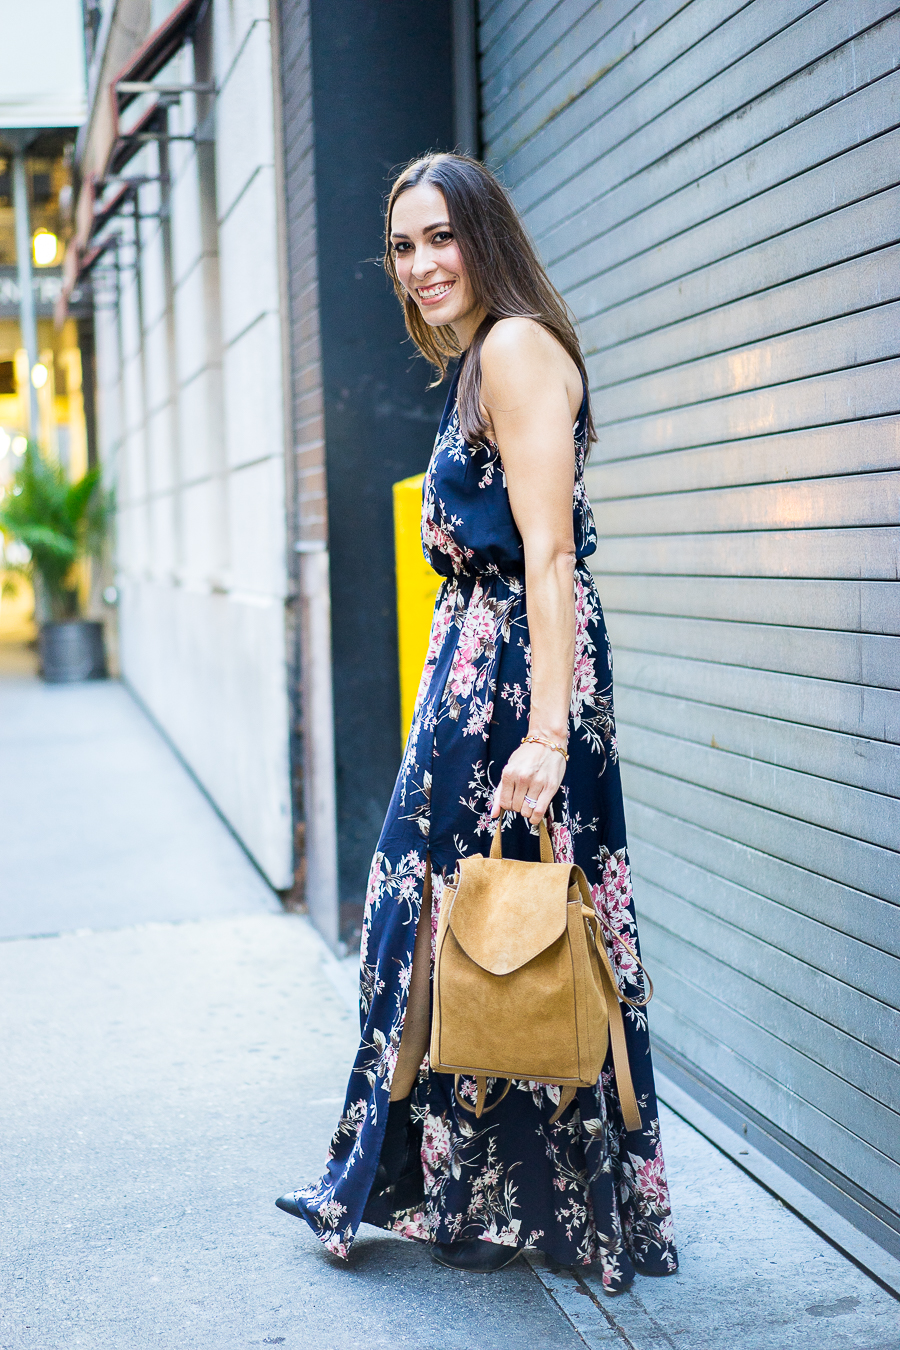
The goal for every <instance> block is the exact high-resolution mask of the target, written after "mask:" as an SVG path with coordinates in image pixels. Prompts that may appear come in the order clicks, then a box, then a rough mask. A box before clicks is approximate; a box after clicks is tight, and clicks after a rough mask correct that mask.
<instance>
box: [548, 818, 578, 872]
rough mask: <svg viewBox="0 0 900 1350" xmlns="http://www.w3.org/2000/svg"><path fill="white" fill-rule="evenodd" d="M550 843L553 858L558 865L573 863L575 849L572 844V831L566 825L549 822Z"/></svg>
mask: <svg viewBox="0 0 900 1350" xmlns="http://www.w3.org/2000/svg"><path fill="white" fill-rule="evenodd" d="M550 842H551V844H552V845H553V857H554V858H555V859H556V861H557V862H558V863H574V862H575V847H574V845H573V843H572V831H571V830H570V829H569V827H568V825H562V824H559V825H557V823H556V821H551V822H550Z"/></svg>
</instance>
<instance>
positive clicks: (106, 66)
mask: <svg viewBox="0 0 900 1350" xmlns="http://www.w3.org/2000/svg"><path fill="white" fill-rule="evenodd" d="M208 4H209V0H181V3H180V4H178V5H176V6H175V8H174V9H173V10H172V12H171V14H170V15H169V16H168V18H166V19H164V20H163V22H162V23H161V24H160V25H159V27H158V28H156V29H154V30H153V32H152V33H150V34H149V36H148V37H147V38H146V39H145V40H144V42H143V43H141V45H140V46H139V47H137V49H136V50H134V49H132V50H131V51H130V53H129V50H128V48H129V45H130V44H132V43H133V42H134V34H135V33H138V34H139V33H140V31H141V26H140V22H139V18H140V17H142V16H143V14H144V12H145V10H146V3H145V0H124V3H123V2H122V0H120V3H119V5H118V7H117V9H116V11H115V17H114V19H113V25H112V27H111V30H110V35H109V39H108V41H107V49H106V51H105V53H104V56H103V61H102V67H101V72H100V78H99V80H98V84H97V88H96V94H95V96H94V99H93V101H92V104H91V107H90V109H89V113H88V122H87V124H86V127H85V129H84V132H83V135H82V137H80V138H79V146H78V152H77V161H78V167H79V170H80V172H81V178H82V182H81V188H80V191H79V194H78V201H77V204H76V208H75V234H74V237H73V238H72V240H71V241H70V243H69V246H68V249H67V250H66V258H65V263H64V267H63V277H64V281H63V290H62V294H61V296H60V304H59V306H58V307H57V321H58V322H59V321H61V319H62V318H64V317H65V312H66V305H67V303H68V298H69V296H70V295H71V293H72V290H73V288H74V286H75V284H76V282H77V280H78V277H79V275H81V273H82V266H83V261H84V260H85V258H86V257H87V251H88V247H89V244H90V240H91V238H92V236H93V235H95V234H96V233H97V230H98V229H99V228H100V224H99V219H100V217H102V218H103V223H104V224H105V223H107V222H108V221H109V220H110V219H112V217H113V215H114V214H115V212H116V211H117V210H118V209H119V208H120V207H121V206H122V205H123V204H124V202H125V199H126V197H127V196H128V186H129V185H126V190H125V191H124V192H121V193H120V192H117V193H116V194H115V195H114V196H113V197H112V198H110V199H109V201H107V202H106V203H105V204H104V205H103V206H102V207H101V208H100V210H99V211H98V210H97V209H96V198H97V193H98V191H99V190H100V189H101V188H102V186H103V184H104V182H105V181H106V180H107V179H108V178H110V177H114V176H115V175H116V174H118V173H120V172H121V170H122V168H123V167H124V166H125V165H126V164H127V163H128V161H129V160H130V159H131V158H132V157H133V156H134V155H135V154H137V152H138V150H140V149H141V147H142V146H143V145H144V144H146V141H147V140H149V139H153V138H154V137H155V136H157V135H160V134H162V133H163V121H162V119H163V117H164V114H165V105H166V103H167V102H171V101H172V100H174V99H176V98H177V97H178V96H179V95H180V94H182V93H187V92H189V91H195V92H198V93H212V92H213V89H212V86H209V85H197V84H187V85H157V84H154V83H153V80H154V78H155V76H156V75H158V74H159V72H160V71H161V70H162V69H163V68H164V67H165V66H166V65H167V64H168V62H169V61H171V60H172V58H173V57H174V56H176V55H177V53H178V51H179V49H180V48H181V47H182V46H183V45H184V43H185V42H186V41H188V40H189V39H190V38H191V36H192V35H193V31H194V28H195V27H196V25H197V23H198V22H199V20H200V19H201V18H202V16H203V13H204V12H205V10H206V7H207V5H208ZM131 11H134V12H133V13H132V12H131ZM139 11H140V14H139ZM143 31H144V32H146V26H144V29H143ZM123 56H124V57H125V58H126V59H125V60H124V62H123ZM113 63H115V64H113ZM114 72H115V73H114ZM143 94H151V95H155V96H156V98H157V102H156V103H154V104H151V106H150V107H149V108H148V109H147V110H146V112H144V113H142V114H141V116H140V117H139V118H138V120H137V122H136V123H135V124H134V126H132V127H130V128H128V129H127V130H123V129H122V127H121V126H120V122H119V116H120V114H121V113H122V112H123V111H124V110H125V109H126V108H127V107H129V105H130V104H132V103H133V102H134V101H135V99H137V98H139V97H140V96H141V95H143Z"/></svg>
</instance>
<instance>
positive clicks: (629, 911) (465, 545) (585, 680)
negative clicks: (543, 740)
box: [295, 369, 677, 1293]
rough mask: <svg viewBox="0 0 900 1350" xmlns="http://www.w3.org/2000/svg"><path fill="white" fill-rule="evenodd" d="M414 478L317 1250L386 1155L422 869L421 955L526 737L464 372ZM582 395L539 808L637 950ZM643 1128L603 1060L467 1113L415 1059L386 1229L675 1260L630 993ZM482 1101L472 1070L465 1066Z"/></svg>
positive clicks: (505, 577) (661, 1262)
mask: <svg viewBox="0 0 900 1350" xmlns="http://www.w3.org/2000/svg"><path fill="white" fill-rule="evenodd" d="M458 379H459V369H457V372H456V376H455V378H454V381H453V384H452V386H451V389H450V393H449V396H448V399H447V406H446V408H445V411H444V415H443V418H442V419H441V425H440V430H439V431H438V435H437V440H436V442H435V447H434V451H433V454H432V457H431V463H430V465H429V468H428V472H427V474H426V478H425V486H424V492H423V513H422V542H423V547H424V549H425V554H426V557H427V558H428V560H429V562H430V563H431V565H432V566H433V567H434V569H435V570H436V571H437V572H439V573H440V574H441V575H442V576H443V577H444V581H443V584H442V585H441V588H440V591H439V593H438V597H437V601H436V603H435V611H434V620H433V624H432V629H431V640H430V645H429V649H428V656H427V659H426V662H425V669H424V671H423V674H422V681H421V685H420V687H419V693H418V698H417V702H416V710H415V714H414V717H413V723H412V727H411V730H410V733H409V739H408V741H407V744H406V750H405V753H404V756H403V762H402V765H401V768H400V773H399V776H398V778H397V784H396V787H395V788H394V794H393V797H392V799H391V804H390V807H389V809H388V813H387V819H386V820H385V823H384V827H383V829H382V832H381V838H380V839H379V841H378V849H377V852H376V853H375V857H374V858H373V860H372V869H371V873H370V877H369V885H368V891H367V896H366V908H365V917H364V921H363V933H362V951H361V987H360V1021H361V1030H362V1040H361V1044H360V1048H359V1053H358V1055H357V1059H356V1063H355V1065H354V1068H353V1071H352V1073H351V1075H350V1083H349V1086H348V1089H347V1098H346V1102H345V1105H344V1111H343V1115H342V1116H341V1119H340V1121H339V1123H338V1127H337V1130H336V1131H335V1134H334V1138H333V1140H332V1143H331V1148H330V1151H329V1159H328V1166H327V1170H326V1172H325V1175H324V1177H323V1178H322V1179H321V1180H320V1181H319V1182H318V1183H317V1184H316V1185H314V1186H308V1187H306V1188H305V1189H303V1190H300V1191H298V1192H296V1193H295V1198H296V1200H297V1202H298V1204H299V1206H300V1208H301V1210H302V1212H303V1214H304V1216H305V1217H306V1219H307V1221H308V1222H309V1224H310V1226H311V1227H312V1228H313V1229H314V1231H315V1232H316V1233H317V1235H318V1236H319V1237H320V1238H321V1240H322V1242H323V1243H324V1244H325V1246H326V1247H327V1248H328V1250H329V1251H331V1252H333V1253H335V1254H336V1255H339V1256H342V1257H346V1256H347V1254H348V1252H349V1250H350V1246H351V1243H352V1242H353V1239H354V1237H355V1235H356V1232H357V1229H358V1227H359V1224H360V1222H361V1219H362V1213H363V1209H364V1207H365V1204H366V1200H367V1198H368V1195H369V1190H370V1188H371V1184H372V1178H373V1176H374V1173H375V1169H376V1167H377V1165H378V1157H379V1153H380V1150H381V1141H382V1138H383V1136H384V1128H385V1123H386V1120H387V1113H388V1101H389V1096H390V1087H391V1079H392V1076H393V1071H394V1066H395V1064H396V1060H397V1051H398V1049H399V1046H400V1036H401V1032H402V1030H403V1019H404V1014H405V1011H406V998H407V990H408V988H409V981H410V975H411V973H412V959H413V945H414V942H415V934H416V925H417V922H418V919H419V912H420V908H421V905H422V896H423V886H424V880H425V871H426V866H427V865H428V863H429V861H430V866H431V869H432V908H433V914H432V956H433V952H434V947H433V941H434V933H435V932H436V929H437V915H438V912H439V908H440V900H441V891H442V883H443V879H444V878H445V877H448V878H449V877H450V876H452V874H453V873H454V871H455V870H456V866H457V861H458V859H459V858H460V857H465V856H466V855H468V854H472V853H486V852H487V851H488V849H489V847H490V839H491V833H492V829H493V824H492V822H491V820H490V809H491V798H492V794H493V791H494V788H495V787H496V785H497V783H498V780H499V776H500V773H501V771H502V769H503V767H504V765H505V764H506V761H507V760H508V759H509V757H510V755H511V754H512V752H513V751H514V750H515V749H516V748H517V746H518V745H519V743H520V741H521V739H522V737H523V736H524V735H525V734H526V730H527V725H528V703H529V690H530V663H531V650H530V646H529V641H528V621H527V616H526V596H525V564H524V552H523V547H522V539H521V536H520V535H519V532H518V530H517V528H516V525H515V522H514V520H513V517H512V512H511V510H510V505H509V498H508V496H507V491H506V483H505V478H504V474H503V466H502V463H501V460H500V457H499V454H498V451H497V448H496V446H494V445H492V444H490V443H483V444H479V445H469V444H467V443H466V442H465V440H464V439H463V437H462V434H461V432H460V429H459V417H458V413H457V409H456V386H457V383H458ZM586 449H587V399H586V398H585V401H584V402H583V404H582V407H581V411H580V413H579V417H578V421H577V422H576V424H575V450H576V483H575V493H574V504H573V505H574V524H575V544H576V551H577V556H578V560H579V561H578V564H577V567H576V572H575V608H576V647H575V674H574V681H573V690H572V703H571V711H570V745H569V751H570V758H569V763H568V766H567V769H566V775H565V778H564V780H563V786H562V787H561V789H560V791H559V793H558V794H557V796H556V798H555V800H554V802H553V807H552V815H553V820H552V822H551V823H550V834H551V838H552V840H553V847H554V853H555V856H556V860H557V861H558V862H560V861H562V862H568V861H571V862H576V863H578V864H579V865H580V866H581V867H582V868H583V869H584V871H585V873H586V875H587V878H588V881H589V883H590V886H591V891H592V894H593V899H594V904H595V905H596V907H597V909H598V910H599V911H600V913H601V914H602V915H603V917H604V918H605V919H606V921H607V924H608V925H609V926H610V927H611V928H612V930H613V931H614V932H620V933H622V934H623V936H625V937H626V938H627V940H628V941H629V944H630V945H631V946H634V944H635V942H636V940H637V930H636V924H635V916H634V905H633V903H632V898H631V880H630V874H629V866H628V855H627V851H626V847H625V819H624V814H623V808H622V791H621V786H620V781H619V765H618V755H617V750H616V735H615V722H614V720H613V702H612V668H611V667H612V663H611V655H610V648H609V641H608V638H607V636H606V629H605V627H604V623H603V615H602V612H601V609H600V601H599V598H598V596H597V592H596V589H595V587H594V582H593V579H592V577H591V573H590V571H589V570H588V568H587V566H586V564H585V562H584V559H585V558H586V557H588V556H589V555H590V554H591V553H593V552H594V550H595V548H596V533H595V529H594V521H593V517H592V514H591V508H590V504H589V502H588V499H587V494H586V491H585V486H584V479H583V470H584V459H585V452H586ZM505 823H506V826H507V828H505V829H504V841H503V851H504V854H505V856H506V857H519V858H524V859H534V860H537V858H538V857H539V856H540V854H539V841H538V836H537V832H536V831H535V830H533V829H532V828H531V826H530V825H528V824H527V822H525V821H524V820H523V819H522V817H521V816H518V815H513V813H509V814H508V816H507V818H506V822H505ZM610 956H611V958H612V960H613V962H614V967H615V969H616V971H617V975H618V978H619V982H620V987H621V988H622V990H623V992H625V993H627V994H630V995H632V996H634V997H638V998H640V997H642V996H643V984H642V982H641V975H640V971H639V969H638V968H637V966H636V965H635V963H634V961H633V960H632V958H631V956H630V955H629V953H628V952H627V950H626V949H625V948H624V947H623V946H621V945H620V944H618V943H613V944H612V946H611V949H610ZM623 1011H624V1012H625V1015H626V1022H625V1025H626V1035H627V1038H628V1049H629V1056H630V1062H631V1071H632V1076H633V1080H634V1087H635V1092H636V1094H637V1099H638V1103H639V1106H640V1110H641V1121H642V1128H641V1129H640V1130H637V1131H633V1132H631V1133H629V1132H627V1131H626V1130H625V1128H624V1124H623V1122H622V1116H621V1111H620V1108H619V1102H618V1098H617V1095H616V1084H615V1076H614V1073H613V1070H612V1066H611V1061H610V1060H609V1059H608V1060H607V1064H606V1066H605V1068H604V1071H603V1074H602V1076H601V1078H600V1081H599V1082H598V1083H597V1085H596V1087H594V1088H588V1089H581V1090H580V1091H579V1092H578V1093H577V1095H576V1098H575V1101H574V1102H573V1103H572V1105H571V1106H570V1107H569V1108H568V1109H567V1110H566V1111H565V1112H564V1113H563V1115H562V1116H561V1118H560V1120H559V1121H558V1122H557V1124H555V1125H551V1124H550V1117H551V1116H552V1115H553V1113H554V1110H555V1108H556V1105H557V1103H558V1102H559V1093H560V1089H559V1088H558V1087H547V1086H544V1085H539V1084H535V1083H529V1082H517V1083H514V1084H513V1091H511V1092H510V1093H509V1094H508V1095H507V1097H506V1098H505V1100H504V1101H502V1102H501V1103H500V1104H499V1105H498V1106H497V1107H496V1108H495V1109H494V1110H493V1111H491V1112H490V1114H487V1113H486V1114H485V1116H484V1117H483V1118H482V1119H481V1121H476V1120H475V1117H474V1115H472V1114H470V1113H469V1112H467V1111H465V1110H463V1109H460V1108H459V1107H458V1106H457V1104H456V1102H455V1100H454V1094H453V1078H452V1076H451V1075H447V1074H435V1073H432V1072H431V1071H430V1069H429V1066H428V1061H427V1059H426V1061H425V1062H424V1064H423V1065H422V1068H421V1071H420V1073H419V1077H418V1080H417V1083H416V1085H415V1087H414V1089H413V1107H412V1115H413V1119H414V1120H417V1121H419V1122H420V1123H421V1125H422V1128H423V1144H422V1163H423V1168H424V1174H425V1190H426V1196H425V1202H424V1205H423V1206H422V1207H421V1208H420V1209H417V1210H412V1211H406V1212H403V1213H397V1214H395V1215H394V1216H393V1220H392V1223H391V1227H392V1228H393V1229H394V1231H396V1232H398V1233H401V1234H403V1235H405V1236H408V1237H412V1238H420V1239H423V1240H427V1241H438V1242H452V1241H458V1240H461V1239H467V1238H483V1239H486V1240H487V1241H490V1242H497V1243H502V1244H506V1245H515V1246H522V1245H528V1246H533V1247H537V1248H540V1249H542V1250H543V1251H545V1252H547V1253H548V1254H549V1255H550V1256H551V1257H553V1258H554V1259H555V1260H557V1261H558V1262H560V1263H562V1264H566V1265H575V1264H585V1265H586V1264H588V1263H590V1262H592V1261H599V1262H600V1264H601V1270H602V1278H603V1283H604V1287H605V1288H606V1289H607V1290H608V1291H609V1292H610V1293H612V1292H615V1291H616V1290H618V1289H621V1288H624V1287H625V1286H627V1285H628V1284H629V1283H630V1281H631V1279H632V1278H633V1274H634V1269H635V1268H637V1269H638V1270H640V1271H644V1272H646V1273H648V1274H656V1275H662V1274H668V1273H671V1272H673V1271H674V1270H675V1269H676V1268H677V1260H676V1255H675V1247H674V1241H673V1230H672V1218H671V1212H670V1207H669V1195H668V1188H667V1185H666V1176H665V1168H664V1164H663V1156H662V1149H661V1146H660V1138H659V1121H658V1119H657V1108H656V1096H655V1092H654V1086H653V1073H652V1068H651V1063H650V1049H649V1042H648V1036H647V1018H646V1014H645V1013H644V1012H643V1010H640V1009H632V1008H629V1007H624V1008H623ZM460 1086H461V1092H462V1094H463V1095H464V1096H465V1095H466V1093H467V1091H468V1092H469V1094H470V1095H471V1096H473V1097H474V1083H467V1080H465V1079H463V1080H462V1082H461V1085H460Z"/></svg>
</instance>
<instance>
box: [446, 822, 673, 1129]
mask: <svg viewBox="0 0 900 1350" xmlns="http://www.w3.org/2000/svg"><path fill="white" fill-rule="evenodd" d="M540 836H541V861H540V862H538V863H532V862H518V861H516V860H515V859H511V858H504V857H503V856H502V853H501V845H500V828H499V825H498V828H497V829H496V830H495V831H494V838H493V842H492V844H491V852H490V856H489V857H487V858H484V857H482V856H481V854H475V855H473V856H472V857H469V858H462V859H461V860H460V864H459V872H458V875H457V877H454V879H453V881H452V882H450V883H445V885H444V891H443V896H442V898H441V912H440V918H439V920H438V931H437V945H436V951H435V963H434V1015H433V1019H432V1025H431V1068H432V1069H433V1070H434V1071H435V1072H436V1073H452V1074H454V1075H455V1076H456V1077H455V1090H456V1099H457V1101H458V1102H459V1104H460V1106H462V1107H465V1108H466V1109H467V1110H472V1109H473V1108H472V1106H471V1105H470V1104H469V1103H468V1102H466V1101H464V1100H463V1099H462V1097H461V1096H460V1093H459V1079H460V1077H463V1076H464V1077H471V1078H474V1079H475V1080H476V1084H477V1102H476V1105H475V1107H474V1110H475V1115H476V1117H477V1118H479V1119H480V1117H481V1115H482V1112H483V1111H484V1110H485V1109H487V1110H493V1108H494V1106H497V1105H499V1103H500V1102H501V1101H502V1100H503V1098H504V1097H505V1096H506V1093H507V1092H508V1091H509V1089H510V1086H511V1084H512V1080H513V1079H524V1080H526V1081H530V1082H536V1083H556V1084H559V1085H560V1086H561V1087H562V1089H563V1091H562V1096H561V1099H560V1103H559V1106H558V1108H557V1110H556V1112H555V1114H554V1115H553V1117H552V1119H551V1124H552V1123H553V1122H554V1121H556V1120H558V1118H559V1116H560V1115H561V1114H562V1112H563V1111H564V1110H565V1108H566V1107H567V1106H568V1104H569V1102H571V1100H572V1098H573V1097H574V1096H575V1093H576V1091H577V1089H578V1088H580V1087H593V1086H594V1084H595V1083H596V1082H597V1079H598V1078H599V1076H600V1071H601V1069H602V1067H603V1063H604V1060H605V1059H606V1054H607V1050H608V1048H609V1045H610V1042H612V1053H613V1067H614V1069H615V1075H616V1085H617V1088H618V1094H619V1102H620V1105H621V1107H622V1116H623V1118H624V1121H625V1128H626V1129H627V1130H639V1129H640V1128H641V1117H640V1112H639V1110H638V1104H637V1101H636V1099H635V1095H634V1088H633V1086H632V1082H631V1071H630V1068H629V1064H628V1050H627V1047H626V1044H625V1027H624V1024H623V1021H622V1010H621V1008H620V1006H619V1000H620V999H621V1000H622V1002H623V1003H628V1004H630V1005H631V1007H633V1008H642V1007H644V1006H645V1005H646V1004H647V1003H648V1002H649V1001H650V998H651V996H652V994H653V985H652V984H651V983H650V980H649V976H648V977H647V980H648V984H649V985H650V993H649V994H648V995H647V998H646V999H644V1000H643V1002H640V1003H638V1002H636V1001H634V1000H632V999H628V998H626V997H625V995H624V994H622V993H621V992H620V990H619V988H618V985H617V983H616V977H615V973H614V971H613V968H612V965H611V964H610V960H609V956H608V955H607V951H606V945H605V943H604V941H603V938H602V936H601V934H600V932H599V927H600V924H601V923H602V922H603V921H602V919H601V918H600V917H599V915H598V914H597V912H596V910H595V909H594V907H593V904H592V903H591V893H590V890H589V888H588V884H587V878H586V877H585V875H584V872H583V871H582V870H581V868H580V867H576V866H574V865H572V864H570V863H556V862H554V861H553V851H552V848H551V844H550V837H549V835H548V833H547V827H546V825H545V823H544V822H543V821H541V825H540ZM613 936H614V937H615V941H617V942H621V943H622V945H623V946H624V947H626V948H627V950H628V951H629V952H631V955H632V956H633V957H634V959H635V960H636V961H637V959H638V958H637V956H636V955H635V953H634V952H633V951H632V950H631V948H630V947H629V946H628V944H627V943H626V942H623V940H622V938H621V937H620V936H619V935H618V934H614V935H613ZM638 964H639V965H640V962H638ZM641 969H642V970H644V967H643V966H642V965H641ZM644 973H645V974H646V971H644ZM489 1078H506V1079H507V1080H508V1081H507V1084H506V1087H505V1089H504V1091H503V1093H502V1094H501V1096H500V1097H498V1099H497V1100H496V1101H495V1102H493V1103H492V1105H491V1106H490V1107H485V1096H486V1091H487V1080H488V1079H489Z"/></svg>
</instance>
